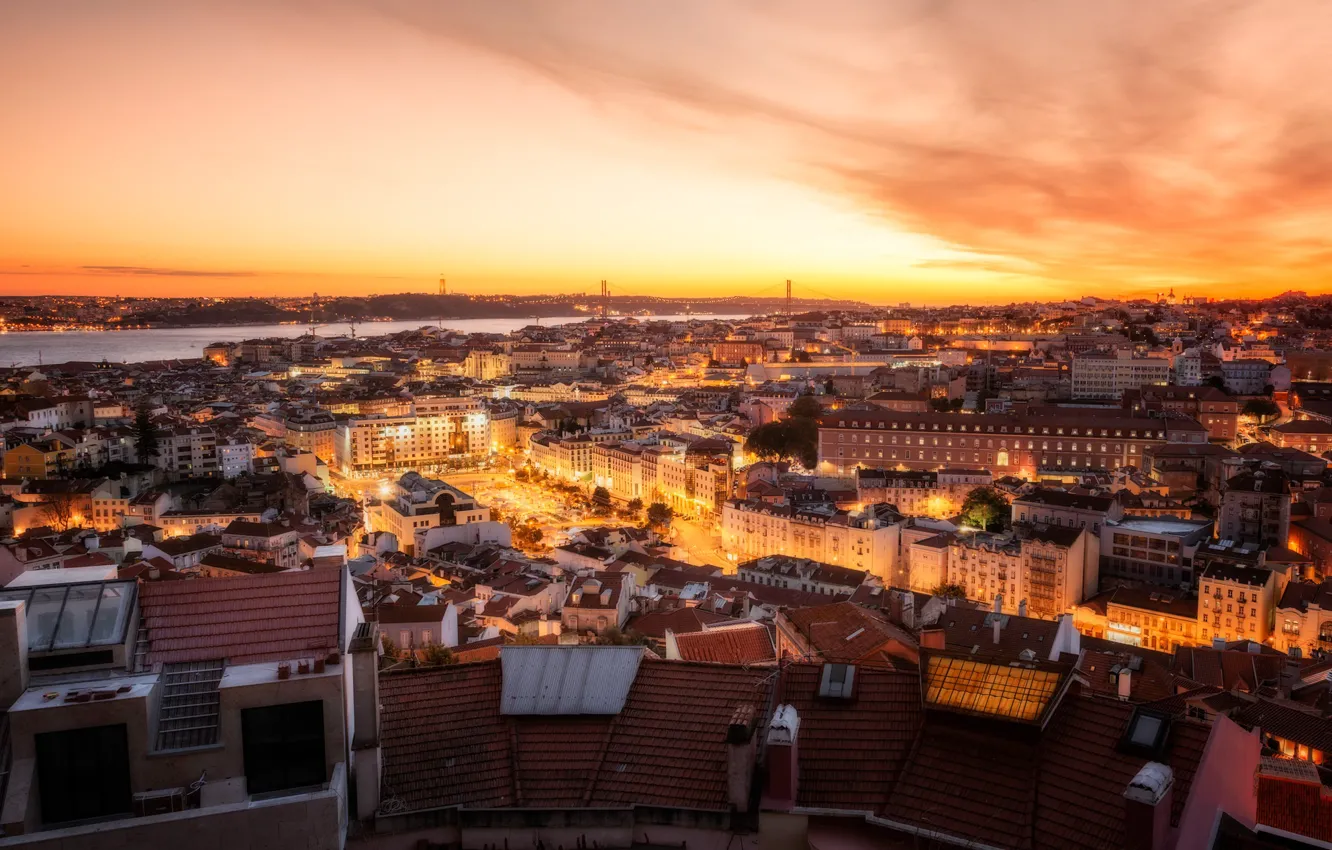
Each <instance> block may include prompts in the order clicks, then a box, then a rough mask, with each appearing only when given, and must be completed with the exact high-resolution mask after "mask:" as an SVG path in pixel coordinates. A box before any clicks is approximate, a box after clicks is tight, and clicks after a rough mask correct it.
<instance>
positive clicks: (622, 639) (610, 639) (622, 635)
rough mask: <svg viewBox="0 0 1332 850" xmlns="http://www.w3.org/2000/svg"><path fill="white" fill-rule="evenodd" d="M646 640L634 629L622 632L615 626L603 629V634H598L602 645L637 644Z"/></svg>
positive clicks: (598, 639) (598, 640)
mask: <svg viewBox="0 0 1332 850" xmlns="http://www.w3.org/2000/svg"><path fill="white" fill-rule="evenodd" d="M646 642H647V641H646V640H644V639H643V636H642V635H640V634H639V633H638V632H636V631H634V630H633V629H630V630H629V631H627V632H622V631H620V630H619V629H618V628H617V627H615V626H610V627H609V628H606V629H603V630H602V632H601V634H599V635H597V643H598V644H600V645H601V646H637V645H639V644H643V643H646Z"/></svg>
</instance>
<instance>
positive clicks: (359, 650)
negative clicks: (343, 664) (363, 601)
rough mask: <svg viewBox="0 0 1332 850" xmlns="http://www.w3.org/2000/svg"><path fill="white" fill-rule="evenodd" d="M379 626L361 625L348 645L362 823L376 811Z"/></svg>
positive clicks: (354, 765)
mask: <svg viewBox="0 0 1332 850" xmlns="http://www.w3.org/2000/svg"><path fill="white" fill-rule="evenodd" d="M380 648H381V647H380V642H379V626H378V625H376V624H375V623H361V624H359V625H358V626H357V627H356V631H355V632H354V633H353V635H352V639H351V643H350V644H349V645H348V654H349V655H350V656H351V657H350V658H349V659H348V661H349V662H350V664H351V673H352V685H351V686H352V708H353V711H354V712H355V714H354V717H355V721H354V727H353V729H352V741H351V749H352V754H353V756H354V758H353V759H352V772H353V774H352V775H353V778H354V780H355V782H356V816H357V817H358V818H360V819H362V820H364V819H366V818H370V817H373V816H374V813H375V812H376V811H378V809H379V771H380V761H381V759H380V751H379V652H380Z"/></svg>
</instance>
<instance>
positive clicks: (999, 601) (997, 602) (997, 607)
mask: <svg viewBox="0 0 1332 850" xmlns="http://www.w3.org/2000/svg"><path fill="white" fill-rule="evenodd" d="M993 610H994V613H996V614H1002V613H1003V610H1004V595H1003V594H1002V593H996V594H995V595H994V609H993Z"/></svg>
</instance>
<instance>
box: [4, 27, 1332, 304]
mask: <svg viewBox="0 0 1332 850" xmlns="http://www.w3.org/2000/svg"><path fill="white" fill-rule="evenodd" d="M1273 8H1274V7H1273V5H1272V4H1267V3H1247V4H1227V5H1225V6H1216V4H1205V3H1180V4H1172V6H1171V7H1170V9H1169V10H1168V11H1162V10H1160V9H1158V8H1155V7H1151V6H1148V5H1145V4H1143V5H1138V4H1119V5H1116V6H1114V7H1092V6H1089V5H1086V4H1054V3H1043V2H1031V3H1018V4H1005V5H1004V7H1003V8H1002V9H997V8H995V6H994V5H993V4H982V3H967V2H958V3H894V4H881V3H870V2H853V0H847V2H840V3H833V4H818V5H817V6H814V5H811V4H807V3H775V4H765V5H763V6H753V5H743V4H738V5H729V4H728V5H724V6H723V5H720V4H710V3H701V2H698V3H672V4H670V5H669V6H667V5H664V4H634V5H624V4H609V3H604V2H584V3H577V4H569V5H565V4H562V5H561V6H560V7H559V10H558V12H557V11H556V10H555V9H554V8H553V7H548V6H545V5H544V4H539V3H511V4H503V5H496V4H481V3H455V4H447V5H443V6H436V5H427V4H422V3H408V2H393V1H392V0H385V2H376V3H350V2H348V3H320V4H316V5H308V4H300V3H285V4H284V3H279V4H245V3H242V4H225V5H223V4H209V3H183V4H182V3H172V4H164V3H154V2H137V3H126V4H117V5H116V6H115V7H114V10H112V9H110V8H107V7H103V6H100V5H98V4H91V3H86V4H74V5H73V6H71V5H63V6H61V7H59V8H54V7H51V6H49V5H40V4H27V5H21V6H20V5H11V6H9V7H6V8H5V9H4V10H2V11H0V74H3V75H4V77H5V78H7V79H10V80H22V81H23V84H22V85H18V86H15V87H14V89H13V91H12V92H11V96H9V97H6V98H4V99H0V120H2V121H3V122H4V123H5V126H6V127H7V128H9V129H8V132H7V133H6V134H5V135H4V137H3V138H0V159H2V160H3V161H4V162H6V163H7V167H6V169H5V170H4V172H3V173H2V174H0V192H2V193H3V195H4V196H5V197H6V199H7V203H6V204H5V205H4V208H3V210H0V294H6V295H8V294H35V293H69V294H109V293H113V292H114V293H119V294H122V295H200V296H235V295H299V294H306V293H309V292H312V291H318V292H320V293H321V294H328V295H348V294H386V293H395V292H402V291H420V292H433V291H435V290H436V286H437V280H438V278H439V277H440V276H441V275H443V276H445V277H447V278H448V279H449V282H450V291H455V292H459V293H462V294H472V295H492V294H499V293H512V294H533V293H541V292H578V291H584V292H589V293H595V292H596V291H597V287H598V282H599V281H600V280H602V279H607V280H610V281H611V287H612V292H613V293H614V294H623V295H649V294H660V293H662V292H663V291H664V290H663V287H669V288H670V290H669V291H670V293H671V294H673V295H681V296H703V295H722V294H724V295H759V294H767V295H773V294H777V290H779V289H780V287H781V285H782V282H783V281H784V280H785V279H788V278H789V279H793V280H795V281H796V282H797V286H798V287H804V290H805V291H804V294H807V295H810V296H819V295H822V294H827V295H830V296H832V297H844V298H851V299H858V300H862V301H865V302H869V303H872V304H893V303H898V302H902V301H909V302H912V303H916V304H941V303H958V302H970V303H978V304H987V303H1009V302H1026V301H1032V300H1042V301H1050V300H1058V299H1061V298H1070V297H1078V296H1081V295H1087V294H1095V295H1101V296H1109V297H1125V298H1135V297H1147V298H1150V297H1153V296H1154V295H1155V294H1156V293H1158V292H1163V291H1166V290H1168V289H1171V288H1173V289H1174V290H1175V292H1176V293H1177V294H1178V295H1179V296H1181V297H1184V296H1189V295H1210V296H1215V297H1221V298H1242V297H1265V296H1270V295H1274V294H1277V293H1279V292H1282V291H1284V290H1288V289H1297V290H1304V291H1308V292H1309V293H1311V294H1320V293H1324V292H1327V291H1328V288H1329V287H1328V285H1327V283H1326V278H1327V270H1328V265H1329V262H1332V239H1330V238H1329V237H1328V236H1326V235H1325V232H1324V231H1325V228H1324V227H1323V222H1324V221H1325V220H1326V218H1327V216H1326V210H1327V209H1328V208H1329V202H1330V201H1332V183H1329V182H1328V180H1327V179H1326V176H1325V175H1326V173H1329V170H1328V168H1326V165H1327V163H1326V158H1327V156H1328V154H1327V153H1326V150H1327V149H1328V146H1327V145H1326V141H1327V136H1328V128H1327V126H1326V120H1325V119H1324V118H1322V117H1321V115H1322V113H1324V112H1326V107H1327V105H1328V104H1327V102H1326V101H1327V95H1326V94H1325V93H1323V92H1322V91H1320V90H1319V88H1318V87H1317V86H1313V85H1310V84H1309V83H1310V81H1313V80H1317V79H1321V78H1324V77H1326V76H1327V72H1328V71H1329V70H1332V69H1329V68H1328V65H1329V63H1330V62H1332V60H1329V59H1328V58H1327V57H1326V56H1325V55H1323V53H1322V51H1321V50H1320V45H1321V43H1322V42H1324V41H1325V40H1326V38H1325V36H1326V35H1327V34H1329V33H1332V10H1329V8H1328V7H1326V6H1323V5H1320V4H1314V3H1291V2H1287V3H1282V4H1281V6H1280V10H1281V14H1280V15H1274V14H1269V12H1270V11H1271V10H1272V9H1273Z"/></svg>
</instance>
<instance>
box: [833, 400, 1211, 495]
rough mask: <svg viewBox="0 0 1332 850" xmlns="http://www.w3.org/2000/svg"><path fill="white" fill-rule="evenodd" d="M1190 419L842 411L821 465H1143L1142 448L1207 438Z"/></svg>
mask: <svg viewBox="0 0 1332 850" xmlns="http://www.w3.org/2000/svg"><path fill="white" fill-rule="evenodd" d="M1206 440H1207V432H1206V431H1205V430H1204V429H1203V427H1202V426H1201V425H1199V424H1198V423H1197V422H1195V421H1194V420H1192V419H1183V418H1181V419H1168V420H1167V419H1154V418H1146V417H1134V416H1131V415H1128V414H1124V413H1118V412H1113V413H1112V412H1108V411H1099V410H1098V411H1066V410H1063V409H1056V410H1055V411H1053V412H1050V413H1048V414H1047V413H1044V412H1038V413H1032V412H1028V413H1022V414H1018V413H1013V414H974V415H973V414H960V413H898V412H894V411H883V410H873V411H871V410H841V411H836V412H833V413H829V414H827V415H825V416H823V417H822V419H821V420H820V423H819V469H820V471H823V472H826V473H836V474H840V475H846V474H849V473H850V472H851V471H852V470H854V469H855V468H856V467H861V466H864V467H871V468H877V467H882V468H898V469H915V470H937V469H943V468H946V467H950V466H958V465H966V466H968V467H979V468H983V469H988V470H989V471H990V472H991V473H992V474H993V475H994V476H996V477H1000V476H1003V475H1018V476H1021V477H1023V478H1034V477H1036V476H1037V474H1038V473H1039V472H1041V471H1049V472H1068V471H1075V470H1092V469H1101V470H1114V469H1118V468H1120V467H1122V466H1142V464H1143V460H1142V457H1143V453H1144V451H1146V449H1148V448H1149V447H1151V446H1154V445H1159V444H1162V443H1165V442H1167V441H1169V442H1206Z"/></svg>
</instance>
